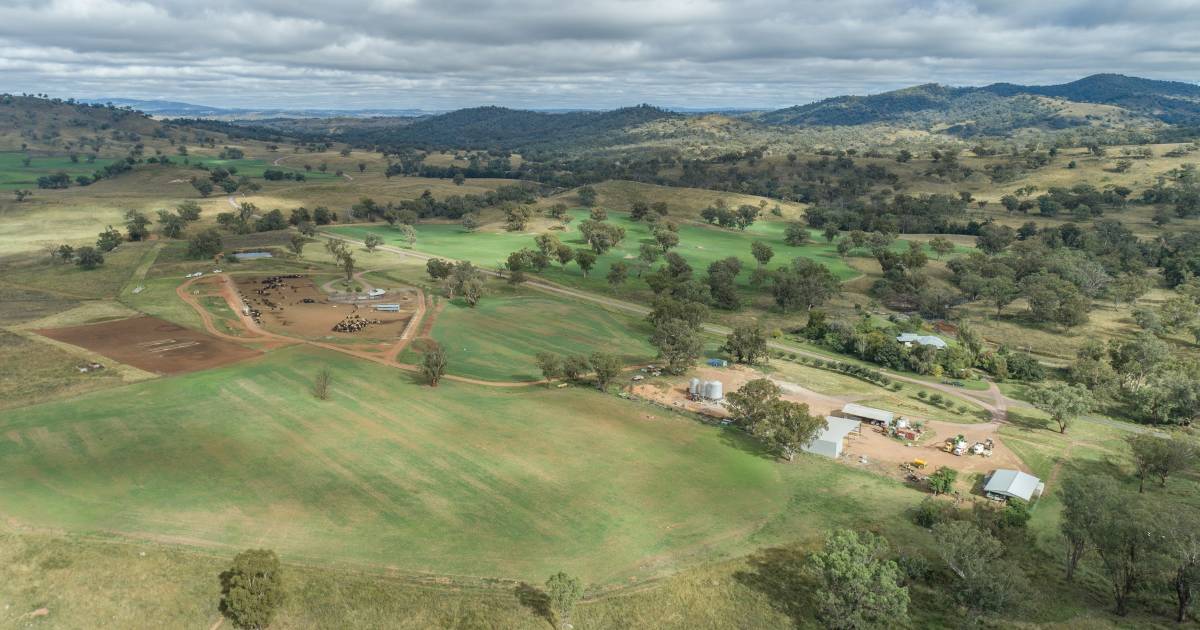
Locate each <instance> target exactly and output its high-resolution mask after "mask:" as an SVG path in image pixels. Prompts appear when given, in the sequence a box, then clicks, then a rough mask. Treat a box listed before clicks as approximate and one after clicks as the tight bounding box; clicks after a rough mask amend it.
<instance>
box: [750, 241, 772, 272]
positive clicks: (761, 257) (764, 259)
mask: <svg viewBox="0 0 1200 630" xmlns="http://www.w3.org/2000/svg"><path fill="white" fill-rule="evenodd" d="M750 254H751V255H752V256H754V260H757V261H758V264H759V266H760V267H761V266H763V265H766V264H767V263H769V262H771V258H773V257H774V256H775V250H773V249H771V246H770V245H767V244H766V243H764V242H762V241H754V242H752V243H750Z"/></svg>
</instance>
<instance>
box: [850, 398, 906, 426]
mask: <svg viewBox="0 0 1200 630" xmlns="http://www.w3.org/2000/svg"><path fill="white" fill-rule="evenodd" d="M842 413H843V414H845V415H846V416H847V417H850V418H853V419H855V420H861V421H863V422H869V423H871V424H874V425H878V426H881V427H886V426H888V425H889V424H891V423H892V420H894V419H895V418H896V414H894V413H892V412H890V411H884V410H882V409H876V408H874V407H867V406H866V405H856V404H854V403H846V406H844V407H842Z"/></svg>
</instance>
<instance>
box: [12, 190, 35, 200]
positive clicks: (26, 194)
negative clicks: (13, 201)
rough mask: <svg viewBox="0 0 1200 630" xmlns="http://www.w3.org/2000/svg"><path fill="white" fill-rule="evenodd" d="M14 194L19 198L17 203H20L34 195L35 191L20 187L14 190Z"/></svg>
mask: <svg viewBox="0 0 1200 630" xmlns="http://www.w3.org/2000/svg"><path fill="white" fill-rule="evenodd" d="M13 196H14V197H16V198H17V203H20V202H22V201H25V200H26V199H28V198H30V197H32V196H33V191H32V190H25V189H21V188H18V189H16V190H14V191H13Z"/></svg>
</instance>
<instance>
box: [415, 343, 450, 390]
mask: <svg viewBox="0 0 1200 630" xmlns="http://www.w3.org/2000/svg"><path fill="white" fill-rule="evenodd" d="M421 373H422V374H424V375H425V378H426V379H428V380H429V386H430V387H437V386H438V383H440V382H441V381H442V376H443V375H445V374H446V351H445V350H444V349H443V348H442V346H441V344H439V343H438V342H436V341H432V340H431V341H429V345H428V347H426V348H425V351H424V352H423V353H421Z"/></svg>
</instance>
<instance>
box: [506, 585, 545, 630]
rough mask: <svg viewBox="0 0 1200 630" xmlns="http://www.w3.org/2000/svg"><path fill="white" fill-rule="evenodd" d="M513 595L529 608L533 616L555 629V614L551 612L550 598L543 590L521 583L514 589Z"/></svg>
mask: <svg viewBox="0 0 1200 630" xmlns="http://www.w3.org/2000/svg"><path fill="white" fill-rule="evenodd" d="M513 594H514V595H516V596H517V601H518V602H520V603H521V605H522V606H524V607H526V608H528V609H529V610H530V611H532V612H533V614H535V615H537V616H538V617H541V618H542V619H545V620H546V623H548V624H550V627H554V612H553V611H551V610H550V596H549V595H547V594H545V593H543V592H542V590H541V589H539V588H538V587H536V586H532V585H530V584H528V583H526V582H521V584H520V585H518V586H517V588H516V589H514V591H513Z"/></svg>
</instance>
